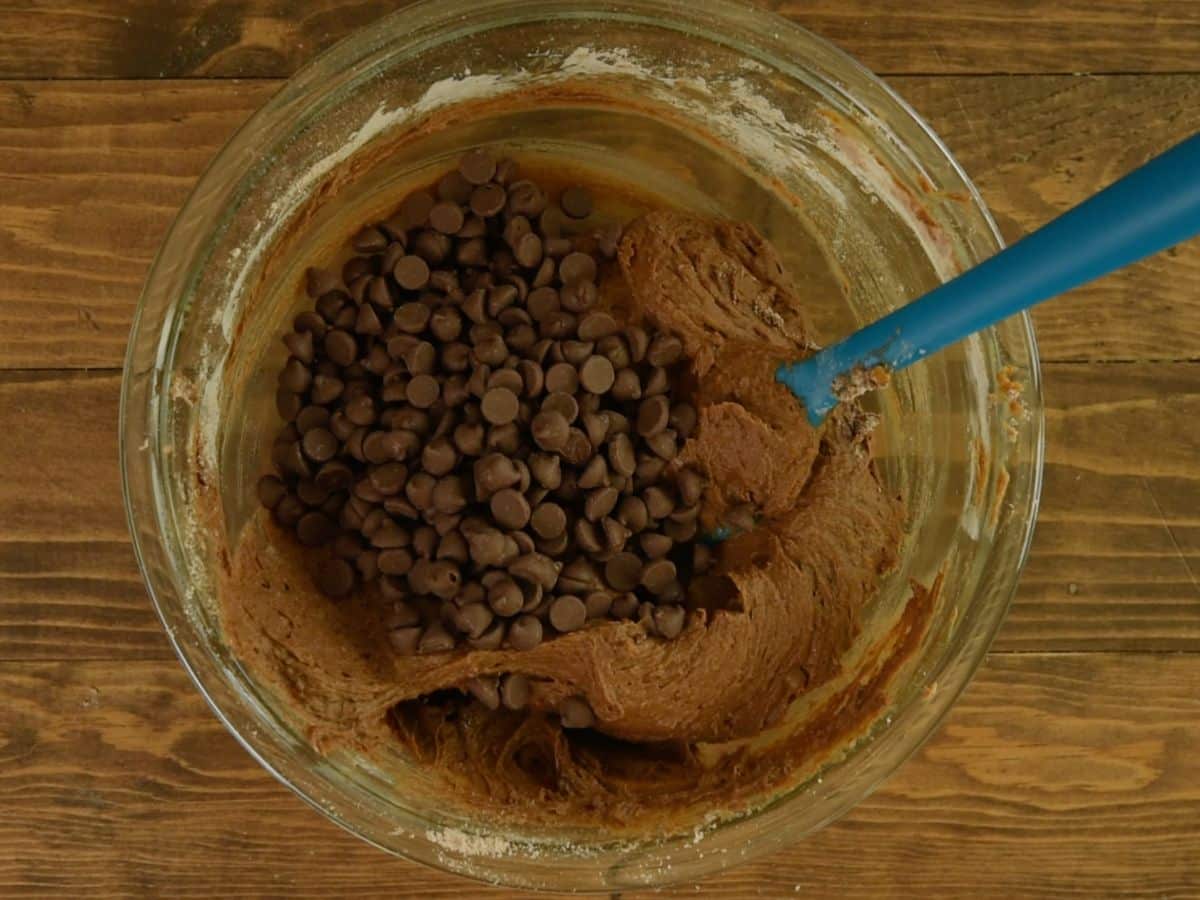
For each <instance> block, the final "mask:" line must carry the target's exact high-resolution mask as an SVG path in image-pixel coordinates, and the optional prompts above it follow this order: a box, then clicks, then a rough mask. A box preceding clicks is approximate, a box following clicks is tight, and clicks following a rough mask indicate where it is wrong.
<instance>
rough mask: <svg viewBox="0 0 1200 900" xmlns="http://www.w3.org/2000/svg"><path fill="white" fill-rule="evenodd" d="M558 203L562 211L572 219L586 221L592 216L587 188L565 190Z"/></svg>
mask: <svg viewBox="0 0 1200 900" xmlns="http://www.w3.org/2000/svg"><path fill="white" fill-rule="evenodd" d="M558 203H559V205H560V206H561V207H562V211H563V212H565V213H566V214H567V215H568V216H570V217H571V218H572V219H586V218H587V217H588V216H590V215H591V214H592V208H593V201H592V194H591V192H590V191H589V190H588V189H587V188H585V187H581V186H579V185H572V186H571V187H569V188H567V189H565V190H564V191H563V192H562V196H561V197H560V198H559V200H558Z"/></svg>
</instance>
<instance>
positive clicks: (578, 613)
mask: <svg viewBox="0 0 1200 900" xmlns="http://www.w3.org/2000/svg"><path fill="white" fill-rule="evenodd" d="M586 622H587V607H586V606H584V605H583V601H582V600H580V599H579V598H578V597H576V596H574V595H573V594H564V595H563V596H561V597H558V598H556V599H555V600H554V602H553V603H551V604H550V624H551V625H553V626H554V627H555V629H556V630H558V631H560V632H562V633H563V634H566V633H567V632H571V631H578V630H579V629H580V628H582V627H583V626H584V624H585V623H586Z"/></svg>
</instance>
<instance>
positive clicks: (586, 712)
mask: <svg viewBox="0 0 1200 900" xmlns="http://www.w3.org/2000/svg"><path fill="white" fill-rule="evenodd" d="M558 715H559V718H560V719H561V720H562V727H563V728H591V727H592V726H593V725H594V724H595V723H596V716H595V715H594V714H593V713H592V708H591V707H590V706H589V705H588V702H587V701H586V700H584V699H583V698H582V697H568V698H567V699H566V700H564V701H563V702H562V703H561V704H559V707H558Z"/></svg>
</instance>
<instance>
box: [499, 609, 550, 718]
mask: <svg viewBox="0 0 1200 900" xmlns="http://www.w3.org/2000/svg"><path fill="white" fill-rule="evenodd" d="M521 618H522V619H528V618H531V617H529V616H522V617H521ZM533 621H534V622H535V623H537V630H538V638H537V640H535V641H534V642H533V645H532V646H521V647H516V646H515V644H514V649H519V650H528V649H532V647H536V646H537V644H538V643H539V642H540V641H541V628H542V626H541V623H540V622H538V621H537V619H533ZM516 627H517V623H516V622H514V623H513V625H512V627H511V628H509V633H508V640H509V643H510V644H513V634H512V631H513V629H514V628H516ZM525 643H526V641H525V640H523V641H522V644H523V645H524V644H525ZM530 693H531V690H530V683H529V679H528V678H527V677H525V676H524V675H519V674H516V673H512V674H509V675H505V676H504V677H503V678H501V679H500V702H501V703H503V704H504V706H505V708H506V709H512V710H520V709H524V708H525V707H526V706H527V705H528V704H529V695H530Z"/></svg>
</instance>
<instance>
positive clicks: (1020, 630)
mask: <svg viewBox="0 0 1200 900" xmlns="http://www.w3.org/2000/svg"><path fill="white" fill-rule="evenodd" d="M1045 379H1046V384H1047V387H1046V402H1047V420H1048V423H1047V424H1048V435H1047V465H1046V486H1045V491H1044V493H1043V501H1042V510H1041V516H1040V519H1039V525H1038V530H1037V536H1036V539H1035V543H1034V549H1033V554H1032V557H1031V559H1030V561H1029V565H1028V568H1027V569H1026V571H1025V574H1024V577H1023V579H1022V582H1021V590H1020V592H1019V595H1018V599H1017V601H1016V604H1015V606H1014V607H1013V610H1012V612H1011V614H1010V616H1009V618H1008V621H1007V623H1006V624H1005V626H1004V628H1003V629H1002V631H1001V634H1000V637H999V639H998V641H997V645H996V646H997V648H999V649H1002V650H1019V651H1031V650H1036V651H1049V650H1055V651H1058V650H1120V649H1128V650H1189V651H1200V583H1198V581H1197V573H1200V469H1197V466H1196V460H1197V459H1200V431H1198V430H1197V427H1196V422H1197V421H1198V420H1200V364H1197V363H1172V364H1140V365H1133V364H1130V365H1102V364H1089V365H1073V364H1059V365H1052V366H1049V367H1047V369H1046V372H1045ZM118 389H119V378H118V376H117V375H116V374H115V373H107V374H83V373H78V374H71V373H61V374H53V373H15V372H10V373H7V374H5V375H3V376H0V459H4V460H6V461H7V465H8V469H7V472H6V477H5V478H4V479H2V480H0V523H2V525H0V593H2V594H3V596H5V597H8V598H14V600H12V601H8V602H5V603H3V604H0V660H16V659H81V658H82V659H101V658H103V659H111V658H127V659H146V658H157V659H163V658H168V657H169V656H170V650H169V648H168V646H167V643H166V641H165V639H164V638H163V636H162V634H161V632H160V628H159V625H158V621H157V619H156V618H155V616H154V614H153V611H152V610H151V607H150V604H149V600H148V599H147V597H146V594H145V591H144V589H143V587H142V585H141V582H140V579H139V577H138V573H137V570H136V567H135V565H134V561H133V555H132V552H131V550H130V548H129V545H128V541H127V538H126V531H125V523H124V516H123V513H122V508H121V497H120V490H119V486H118V483H119V481H118V467H117V459H116V410H117V395H118ZM32 484H36V485H38V488H37V490H36V491H34V490H31V489H30V487H29V486H30V485H32Z"/></svg>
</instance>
